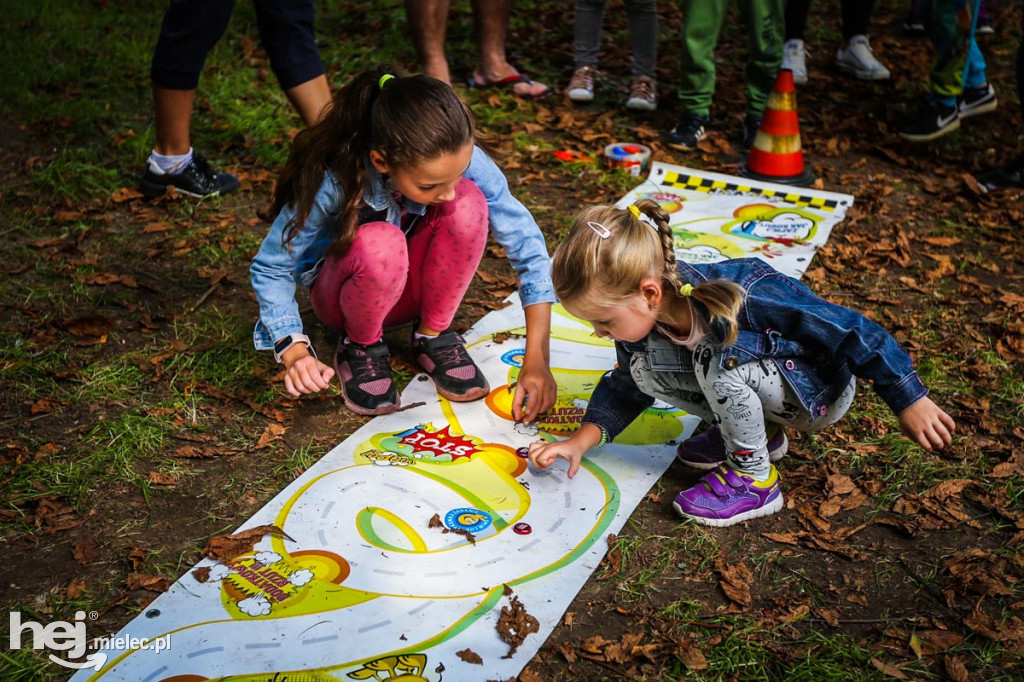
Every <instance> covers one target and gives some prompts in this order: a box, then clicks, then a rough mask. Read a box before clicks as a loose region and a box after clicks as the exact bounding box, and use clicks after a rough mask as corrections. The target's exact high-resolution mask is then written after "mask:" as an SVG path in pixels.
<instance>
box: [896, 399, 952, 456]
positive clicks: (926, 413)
mask: <svg viewBox="0 0 1024 682" xmlns="http://www.w3.org/2000/svg"><path fill="white" fill-rule="evenodd" d="M899 420H900V428H902V429H903V433H904V434H905V435H906V436H907V438H910V439H912V440H916V441H917V442H918V443H920V444H921V447H923V448H924V449H925V450H932V449H933V448H934V449H936V450H939V449H941V448H944V447H946V446H947V445H949V444H950V443H952V442H953V435H952V434H953V431H954V430H955V429H956V424H955V423H954V422H953V418H952V417H950V416H949V415H948V414H946V413H945V412H944V411H943V410H942V409H940V408H939V406H938V405H936V404H935V403H934V402H932V399H931V398H929V397H927V396H925V397H924V398H921V399H920V400H918V401H917V402H916V403H914V404H913V405H911V406H910V407H908V408H907V409H905V410H903V412H901V413H900V415H899Z"/></svg>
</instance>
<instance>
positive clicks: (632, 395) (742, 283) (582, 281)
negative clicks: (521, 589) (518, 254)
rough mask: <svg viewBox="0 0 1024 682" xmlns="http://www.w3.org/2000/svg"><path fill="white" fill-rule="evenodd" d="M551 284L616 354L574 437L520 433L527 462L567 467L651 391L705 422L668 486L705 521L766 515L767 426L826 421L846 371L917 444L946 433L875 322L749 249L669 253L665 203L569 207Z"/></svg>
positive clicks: (934, 443) (770, 434) (773, 500)
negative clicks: (680, 487) (714, 256)
mask: <svg viewBox="0 0 1024 682" xmlns="http://www.w3.org/2000/svg"><path fill="white" fill-rule="evenodd" d="M552 280H553V282H554V285H555V292H556V293H557V294H558V297H559V299H560V300H561V301H562V303H563V304H564V305H565V307H566V308H567V309H568V310H569V311H570V312H571V313H572V314H574V315H576V316H577V317H579V318H581V319H584V320H586V321H588V322H589V323H590V324H592V325H593V327H594V332H595V333H596V334H597V335H598V336H601V337H607V338H611V339H613V340H614V341H615V348H616V353H617V357H618V364H617V366H616V367H615V369H613V370H612V371H610V372H608V373H607V374H605V376H604V377H603V378H602V379H601V381H600V382H599V383H598V386H597V388H596V389H595V391H594V394H593V396H592V397H591V400H590V404H589V406H588V408H587V412H586V414H585V416H584V417H583V424H582V426H581V427H580V429H579V430H578V431H577V432H576V433H575V434H573V435H572V436H571V437H570V438H569V439H568V440H565V441H562V442H555V443H542V442H537V443H534V444H533V445H531V447H530V452H529V457H530V461H531V463H532V464H533V465H534V466H536V467H538V468H540V469H544V468H547V467H549V466H551V464H552V463H553V462H554V460H555V459H556V458H561V459H565V460H567V461H568V463H569V471H568V474H569V477H570V478H571V477H573V476H574V475H575V474H576V472H577V471H578V469H579V466H580V462H581V460H582V458H583V456H584V454H585V453H586V452H587V451H588V450H590V449H591V448H593V447H595V446H600V445H603V444H604V443H607V442H609V441H611V440H614V439H615V437H616V436H617V435H618V434H619V433H620V432H621V431H622V430H623V429H624V428H625V427H626V426H628V425H629V423H630V422H632V421H633V420H634V419H635V418H636V417H637V416H639V414H640V413H641V412H643V411H644V410H645V409H646V408H648V407H649V406H650V405H651V404H652V403H653V402H654V400H655V399H660V400H664V401H666V402H668V403H670V404H672V405H675V406H678V407H680V408H682V409H684V410H686V411H687V412H690V413H691V414H695V415H697V416H699V417H701V418H702V419H704V420H705V421H706V422H708V423H709V424H710V425H711V426H710V427H709V428H708V429H707V431H706V432H705V433H704V434H702V435H701V436H698V437H695V438H690V439H689V440H687V441H685V442H683V443H682V444H681V445H680V446H679V448H678V452H677V455H678V457H679V459H680V460H681V461H682V462H683V463H684V464H687V465H689V466H692V467H695V468H698V469H705V470H707V469H710V471H709V473H708V474H706V475H705V476H704V477H703V478H702V479H701V480H700V482H698V483H697V484H696V485H694V486H693V487H692V488H689V489H687V490H684V491H682V492H681V493H679V494H678V495H677V496H676V498H675V500H674V502H673V507H674V509H675V510H676V512H678V513H679V514H680V515H681V516H683V517H685V518H689V519H693V520H694V521H696V522H698V523H701V524H705V525H710V526H729V525H732V524H735V523H740V522H742V521H746V520H748V519H752V518H757V517H760V516H767V515H769V514H773V513H775V512H777V511H779V510H780V509H782V505H783V500H782V493H781V490H780V486H779V473H778V471H777V470H776V468H775V466H774V465H773V464H772V460H773V459H778V458H780V457H781V456H782V455H783V454H784V453H785V451H786V447H787V445H786V440H785V433H784V431H783V430H782V429H783V428H788V429H793V430H797V431H817V430H820V429H823V428H825V427H826V426H828V425H830V424H833V423H835V422H836V421H838V420H839V419H840V418H842V416H843V415H844V414H845V413H846V411H847V409H848V408H849V407H850V404H851V403H852V402H853V397H854V389H855V381H856V380H855V377H861V378H863V379H868V380H870V381H871V382H872V387H873V388H874V390H875V391H876V392H877V393H878V394H879V396H881V398H882V399H883V400H884V401H885V403H886V404H887V405H888V406H889V407H890V408H891V409H892V411H893V412H894V413H895V414H896V415H897V416H898V418H899V422H900V426H901V427H902V429H903V432H904V433H905V434H906V435H907V436H908V437H910V438H911V439H913V440H915V441H917V442H918V443H920V444H921V445H922V446H923V447H924V448H926V449H928V450H931V449H932V448H942V447H944V446H947V445H949V444H950V442H951V433H952V431H953V429H954V423H953V420H952V418H951V417H950V416H949V415H948V414H946V413H945V412H943V411H942V410H941V409H939V407H938V406H936V405H935V403H934V402H932V400H931V399H930V398H928V397H927V393H928V390H927V389H926V388H925V387H924V385H923V384H922V383H921V380H920V379H919V378H918V376H917V373H916V372H915V371H914V368H913V366H912V364H911V360H910V357H909V355H908V354H907V352H906V351H905V350H904V349H903V347H902V346H900V344H899V343H898V342H897V341H896V340H895V339H894V338H893V337H892V336H890V335H889V334H888V333H887V332H886V331H885V330H883V329H882V328H881V327H880V326H878V325H877V324H875V323H874V322H872V321H871V320H868V319H867V318H865V317H864V316H863V315H860V314H859V313H857V312H854V311H853V310H850V309H848V308H844V307H842V306H838V305H835V304H832V303H829V302H828V301H824V300H822V299H820V298H818V297H817V296H815V295H814V294H813V293H811V291H810V290H809V289H808V288H807V287H806V286H804V285H803V284H801V283H800V282H798V281H796V280H794V279H791V278H789V277H786V276H784V275H782V274H781V273H779V272H777V271H776V270H774V269H772V268H771V267H770V266H769V265H768V264H766V263H764V262H762V261H760V260H753V259H738V260H728V261H724V262H720V263H714V264H706V265H691V264H688V263H681V262H676V259H675V252H674V250H673V244H672V231H671V229H670V228H669V225H668V215H667V214H666V213H665V211H664V210H662V209H661V207H660V206H659V205H658V204H657V203H656V202H654V201H650V200H643V201H640V202H638V203H636V204H634V205H631V206H629V207H628V209H617V208H614V207H610V206H595V207H592V208H589V209H587V210H585V211H583V212H582V213H581V214H580V215H579V216H578V217H577V219H576V221H575V223H574V225H573V226H572V228H571V230H570V231H569V234H568V236H567V237H566V239H565V241H564V242H562V244H561V245H560V246H559V247H558V249H557V251H556V252H555V255H554V259H553V262H552Z"/></svg>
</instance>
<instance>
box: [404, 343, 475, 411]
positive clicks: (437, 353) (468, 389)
mask: <svg viewBox="0 0 1024 682" xmlns="http://www.w3.org/2000/svg"><path fill="white" fill-rule="evenodd" d="M414 329H415V327H414ZM412 354H413V356H414V357H415V358H416V362H417V363H418V364H419V366H420V367H422V368H423V370H424V371H425V372H426V373H427V374H429V375H430V378H431V379H433V380H434V383H435V384H436V385H437V392H438V393H440V394H441V395H443V396H444V397H445V398H447V399H448V400H452V401H455V402H459V403H465V402H469V401H470V400H478V399H479V398H483V397H484V396H485V395H487V392H488V391H489V390H491V389H490V386H489V385H488V383H487V379H486V378H485V377H484V375H483V372H481V371H480V368H479V367H477V366H476V363H475V362H473V358H471V357H469V352H468V351H467V350H466V346H465V342H464V341H463V340H462V337H461V336H459V335H458V334H456V333H455V332H452V331H448V332H444V333H443V334H440V335H439V336H435V337H429V336H428V337H424V338H416V337H415V335H414V336H413V339H412Z"/></svg>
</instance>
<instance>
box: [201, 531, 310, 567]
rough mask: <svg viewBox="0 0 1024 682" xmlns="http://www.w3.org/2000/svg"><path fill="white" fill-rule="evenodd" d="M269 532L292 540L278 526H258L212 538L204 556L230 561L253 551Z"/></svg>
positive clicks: (207, 544) (204, 551) (204, 550)
mask: <svg viewBox="0 0 1024 682" xmlns="http://www.w3.org/2000/svg"><path fill="white" fill-rule="evenodd" d="M268 533H269V534H271V535H280V536H281V537H283V538H285V539H287V540H292V538H290V537H289V536H288V534H287V533H285V532H284V531H283V530H281V529H280V528H278V527H277V526H269V525H265V526H256V527H255V528H250V529H249V530H244V531H241V532H239V533H235V534H233V535H218V536H217V537H214V538H210V541H209V542H207V543H206V547H205V548H203V556H205V557H208V558H210V559H216V560H217V561H229V560H231V559H234V558H235V557H237V556H241V555H243V554H246V553H248V552H251V551H252V548H253V547H254V546H255V545H256V543H257V542H259V541H260V540H262V539H263V536H264V535H267V534H268ZM292 542H294V540H292Z"/></svg>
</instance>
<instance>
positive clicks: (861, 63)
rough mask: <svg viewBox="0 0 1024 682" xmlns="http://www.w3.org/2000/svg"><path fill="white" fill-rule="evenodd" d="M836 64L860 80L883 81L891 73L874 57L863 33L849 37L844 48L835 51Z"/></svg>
mask: <svg viewBox="0 0 1024 682" xmlns="http://www.w3.org/2000/svg"><path fill="white" fill-rule="evenodd" d="M836 66H838V67H839V70H840V71H842V72H844V73H848V74H850V75H851V76H853V77H854V78H859V79H861V80H862V81H884V80H889V76H891V75H892V74H890V73H889V69H887V68H885V66H883V65H882V62H880V61H878V60H877V59H875V55H874V53H873V52H872V51H871V43H870V42H868V37H867V36H864V35H860V36H854V37H852V38H850V42H849V43H847V45H846V47H845V48H842V47H841V48H839V50H838V51H837V52H836Z"/></svg>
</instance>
